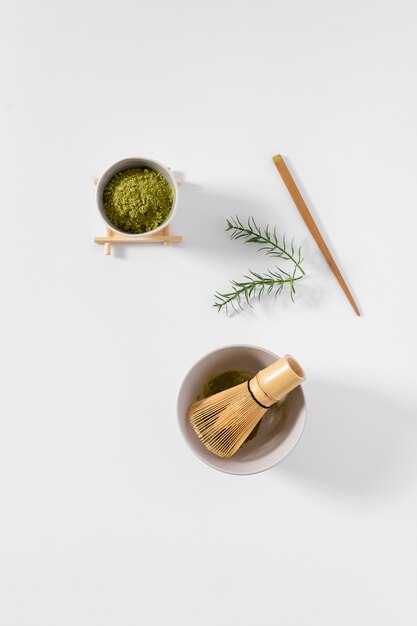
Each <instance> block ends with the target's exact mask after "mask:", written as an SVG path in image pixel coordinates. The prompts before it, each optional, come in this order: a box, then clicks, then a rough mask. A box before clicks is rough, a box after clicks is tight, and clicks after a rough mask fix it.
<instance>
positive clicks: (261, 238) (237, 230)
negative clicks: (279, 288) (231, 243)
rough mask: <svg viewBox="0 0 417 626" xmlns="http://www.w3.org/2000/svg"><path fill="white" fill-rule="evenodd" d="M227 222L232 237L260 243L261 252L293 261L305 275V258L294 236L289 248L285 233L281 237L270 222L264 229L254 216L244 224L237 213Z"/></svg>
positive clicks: (246, 241)
mask: <svg viewBox="0 0 417 626" xmlns="http://www.w3.org/2000/svg"><path fill="white" fill-rule="evenodd" d="M226 222H227V228H226V232H228V231H231V235H230V238H231V239H243V240H244V243H257V244H259V245H260V248H258V250H259V251H260V252H261V251H264V252H265V253H266V254H267V255H269V256H273V257H278V258H280V259H284V260H286V261H292V262H293V263H294V265H296V267H297V268H298V269H299V271H300V272H301V274H302V275H304V270H303V269H302V267H301V264H302V262H303V260H304V259H303V258H302V256H301V246H299V247H298V248H296V247H295V245H294V238H293V239H292V240H291V243H290V247H289V248H288V244H287V242H286V236H285V234H284V235H283V236H282V238H281V239H279V237H278V235H277V229H276V227H274V228H273V229H271V228H270V226H269V225H268V224H267V225H266V227H265V228H264V229H263V230H262V229H261V228H260V227H259V226H258V225H257V223H256V222H255V219H254V218H253V217H249V219H248V224H247V226H245V225H243V224H242V222H241V221H240V219H239V217H238V216H237V215H236V217H232V218H230V219H228V220H226Z"/></svg>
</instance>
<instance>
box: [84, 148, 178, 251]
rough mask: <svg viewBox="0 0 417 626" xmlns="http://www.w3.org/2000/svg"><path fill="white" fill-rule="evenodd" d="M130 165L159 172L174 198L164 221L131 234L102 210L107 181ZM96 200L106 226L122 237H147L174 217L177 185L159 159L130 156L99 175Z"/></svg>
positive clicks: (176, 203) (169, 171) (130, 166)
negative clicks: (155, 226)
mask: <svg viewBox="0 0 417 626" xmlns="http://www.w3.org/2000/svg"><path fill="white" fill-rule="evenodd" d="M132 167H137V168H147V169H150V170H153V171H154V172H157V173H158V174H161V175H162V176H163V177H164V178H165V180H166V181H167V183H168V184H169V186H170V187H171V189H172V191H173V192H174V199H173V201H172V207H171V211H170V212H169V214H168V217H167V219H166V220H165V222H162V224H160V225H159V226H158V227H157V228H154V229H153V230H148V231H146V232H145V233H136V234H133V233H126V232H125V231H124V230H120V229H119V228H117V227H116V226H115V225H114V224H113V222H111V221H110V220H109V218H108V217H107V214H106V212H105V210H104V201H103V194H104V190H105V188H106V185H107V183H108V182H109V181H110V180H111V179H112V178H114V176H116V174H119V173H120V172H124V171H125V170H129V169H130V168H132ZM96 200H97V206H98V210H99V211H100V214H101V217H102V218H103V220H104V221H105V222H106V224H107V226H109V227H110V228H111V229H112V230H114V231H115V232H116V233H119V234H120V235H123V236H124V237H131V238H132V239H140V238H141V237H149V235H153V234H154V233H157V232H158V231H159V230H162V229H163V228H165V226H168V224H169V223H170V221H171V220H172V218H173V217H174V213H175V211H176V209H177V206H178V185H177V182H176V180H175V178H174V176H173V174H172V172H171V170H170V169H169V168H168V167H166V166H165V165H162V163H160V162H159V161H155V160H154V159H148V158H145V157H131V158H129V159H123V160H122V161H117V163H114V165H112V166H111V167H109V168H108V169H107V170H106V171H105V172H104V173H103V174H102V175H101V178H100V179H99V181H98V183H97V192H96Z"/></svg>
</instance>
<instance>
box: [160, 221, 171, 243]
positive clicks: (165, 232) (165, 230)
mask: <svg viewBox="0 0 417 626" xmlns="http://www.w3.org/2000/svg"><path fill="white" fill-rule="evenodd" d="M162 232H163V234H164V235H166V236H167V237H170V236H171V226H170V225H169V224H168V226H165V228H164V229H163V230H162ZM170 243H171V242H170V241H164V246H169V244H170Z"/></svg>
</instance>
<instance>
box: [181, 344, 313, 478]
mask: <svg viewBox="0 0 417 626" xmlns="http://www.w3.org/2000/svg"><path fill="white" fill-rule="evenodd" d="M277 359H279V356H278V355H277V354H274V353H273V352H270V351H269V350H264V349H263V348H258V347H256V346H246V345H236V346H225V347H223V348H219V349H218V350H214V352H210V353H209V354H207V355H206V356H205V357H203V358H202V359H200V361H198V362H197V363H196V364H195V365H194V366H193V367H192V368H191V370H190V371H189V372H188V374H187V375H186V377H185V378H184V381H183V383H182V385H181V387H180V390H179V393H178V403H177V411H178V421H179V425H180V429H181V432H182V434H183V435H184V439H185V441H186V442H187V444H188V446H189V447H190V448H191V450H192V451H193V452H194V454H195V455H197V456H198V457H199V458H200V459H201V460H202V461H204V463H207V465H210V466H211V467H213V468H214V469H217V470H219V471H221V472H227V473H229V474H256V473H258V472H263V471H264V470H267V469H269V468H271V467H273V466H274V465H276V464H277V463H279V462H280V461H282V459H283V458H284V457H286V456H287V454H288V453H289V452H291V450H292V449H293V448H294V446H295V445H296V443H297V441H298V440H299V438H300V436H301V433H302V432H303V428H304V422H305V400H304V394H303V392H302V390H301V387H297V389H294V391H292V392H291V393H290V394H288V396H287V397H286V398H285V400H284V407H285V410H284V412H283V413H284V415H283V416H282V417H281V418H280V414H279V413H278V412H277V411H275V410H273V409H269V411H267V413H266V414H265V415H264V417H263V419H262V422H261V425H260V428H259V431H258V433H257V434H256V436H255V437H254V438H253V439H252V440H251V441H248V442H247V443H246V444H245V445H244V446H243V447H242V448H240V450H238V451H237V452H236V454H234V455H233V456H232V457H231V458H229V459H222V458H221V457H219V456H216V455H215V454H213V453H212V452H210V451H209V450H207V448H205V446H204V445H203V444H202V443H201V441H200V440H199V438H198V437H197V435H196V434H195V432H194V430H193V429H192V427H191V424H190V422H189V419H188V409H189V407H190V406H191V404H192V403H193V402H194V401H195V399H196V397H197V395H198V394H199V393H200V392H201V389H202V386H203V384H204V383H205V381H206V380H207V378H209V377H210V376H211V375H213V374H216V373H220V372H223V371H225V370H228V369H240V370H241V369H246V370H249V371H252V372H257V371H259V370H261V369H262V368H264V367H266V366H268V365H271V363H273V362H274V361H276V360H277Z"/></svg>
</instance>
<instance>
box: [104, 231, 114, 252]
mask: <svg viewBox="0 0 417 626" xmlns="http://www.w3.org/2000/svg"><path fill="white" fill-rule="evenodd" d="M112 235H113V231H112V230H111V228H106V236H107V237H111V236H112ZM104 254H105V255H106V256H109V254H111V243H110V241H106V243H105V244H104Z"/></svg>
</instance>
